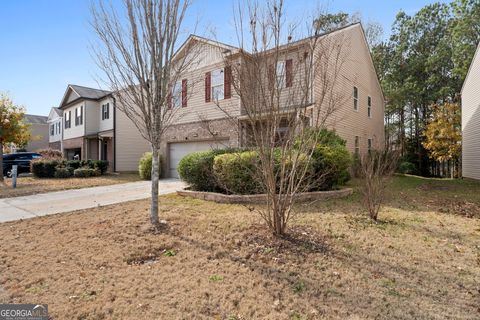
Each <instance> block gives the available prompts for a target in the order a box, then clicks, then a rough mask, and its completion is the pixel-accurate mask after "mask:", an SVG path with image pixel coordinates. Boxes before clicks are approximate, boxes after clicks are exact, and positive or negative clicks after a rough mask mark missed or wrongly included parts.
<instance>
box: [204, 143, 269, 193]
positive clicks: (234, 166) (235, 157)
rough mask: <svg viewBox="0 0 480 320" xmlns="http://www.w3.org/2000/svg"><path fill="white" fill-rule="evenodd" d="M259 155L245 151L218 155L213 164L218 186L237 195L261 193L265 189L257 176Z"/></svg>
mask: <svg viewBox="0 0 480 320" xmlns="http://www.w3.org/2000/svg"><path fill="white" fill-rule="evenodd" d="M257 162H258V153H257V152H255V151H245V152H241V153H239V152H237V153H227V154H221V155H217V156H215V158H214V162H213V173H214V175H215V178H216V179H217V181H218V184H219V185H220V186H221V187H222V188H223V189H225V190H227V191H228V192H231V193H235V194H256V193H261V192H262V190H263V188H262V185H261V183H260V180H259V177H258V176H257V175H256V170H257V166H258V164H257Z"/></svg>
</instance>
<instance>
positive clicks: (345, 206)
mask: <svg viewBox="0 0 480 320" xmlns="http://www.w3.org/2000/svg"><path fill="white" fill-rule="evenodd" d="M356 183H357V182H356V181H353V182H352V185H353V186H354V187H355V186H356ZM388 193H389V200H388V204H387V206H386V207H385V208H384V210H382V211H381V212H380V219H381V222H379V223H372V222H371V221H370V220H369V219H368V218H367V217H366V214H365V213H364V212H363V210H362V208H361V206H360V204H359V203H360V197H359V194H358V193H355V194H354V195H352V196H350V197H348V198H345V199H337V200H331V201H327V202H323V203H316V204H309V205H300V206H299V207H298V208H297V212H298V213H297V215H296V217H295V221H294V222H293V223H292V230H291V232H290V234H291V236H290V237H289V238H288V239H284V240H278V239H274V238H272V237H271V236H269V234H268V233H266V232H265V229H264V227H263V223H262V222H261V220H260V219H259V217H258V216H257V215H256V214H255V213H252V212H250V211H249V210H248V209H247V208H245V207H242V206H235V205H222V204H215V203H210V202H205V201H201V200H196V199H190V198H182V197H179V196H176V195H170V196H165V197H161V198H160V200H161V203H162V205H161V210H162V218H164V219H166V220H167V221H169V228H168V229H166V230H163V231H162V232H159V233H157V234H154V233H152V232H151V231H150V229H149V228H148V224H147V223H146V222H147V219H148V208H149V207H148V206H149V202H148V200H141V201H135V202H129V203H124V204H118V205H113V206H107V207H102V208H97V209H91V210H84V211H79V212H74V213H70V214H61V215H55V216H47V217H41V218H35V219H30V220H25V221H19V222H11V223H4V224H0V238H1V239H2V241H1V242H0V303H6V302H13V303H20V302H22V303H47V304H48V305H49V312H50V314H51V315H52V316H53V318H54V319H478V318H479V317H480V308H479V306H480V220H479V219H477V218H468V217H466V216H478V214H479V212H478V210H479V205H480V197H479V194H480V184H479V183H476V182H469V181H448V180H445V181H439V180H425V179H420V178H415V177H396V178H395V181H394V184H393V185H392V186H391V187H390V188H389V192H388Z"/></svg>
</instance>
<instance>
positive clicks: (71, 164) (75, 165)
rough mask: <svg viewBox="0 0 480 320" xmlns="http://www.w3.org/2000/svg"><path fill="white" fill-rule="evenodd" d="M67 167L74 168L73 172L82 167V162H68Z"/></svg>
mask: <svg viewBox="0 0 480 320" xmlns="http://www.w3.org/2000/svg"><path fill="white" fill-rule="evenodd" d="M66 166H67V167H69V168H72V169H73V170H75V169H78V168H80V167H81V165H80V160H68V161H67V162H66Z"/></svg>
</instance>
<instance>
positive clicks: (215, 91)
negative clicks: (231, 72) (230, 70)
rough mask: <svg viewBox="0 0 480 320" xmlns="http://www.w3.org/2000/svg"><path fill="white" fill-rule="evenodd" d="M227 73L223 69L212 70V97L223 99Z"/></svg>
mask: <svg viewBox="0 0 480 320" xmlns="http://www.w3.org/2000/svg"><path fill="white" fill-rule="evenodd" d="M224 83H225V74H224V71H223V68H222V69H217V70H214V71H212V97H213V100H223V99H224V97H225V95H224Z"/></svg>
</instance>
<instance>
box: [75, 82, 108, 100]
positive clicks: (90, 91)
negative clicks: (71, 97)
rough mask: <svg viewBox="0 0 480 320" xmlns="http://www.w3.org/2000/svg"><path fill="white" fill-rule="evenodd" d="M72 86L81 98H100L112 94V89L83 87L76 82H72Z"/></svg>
mask: <svg viewBox="0 0 480 320" xmlns="http://www.w3.org/2000/svg"><path fill="white" fill-rule="evenodd" d="M70 87H71V88H72V89H73V90H74V91H75V92H76V93H77V94H78V95H79V96H80V98H87V99H100V98H103V97H105V96H106V95H108V94H110V91H107V90H100V89H94V88H88V87H82V86H79V85H76V84H71V85H70Z"/></svg>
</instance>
